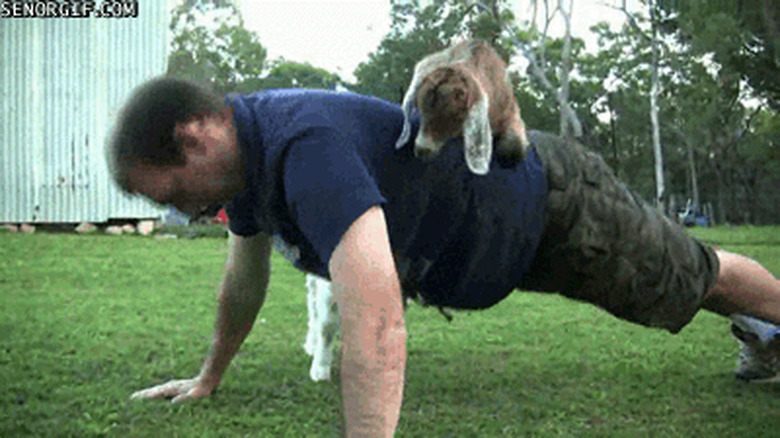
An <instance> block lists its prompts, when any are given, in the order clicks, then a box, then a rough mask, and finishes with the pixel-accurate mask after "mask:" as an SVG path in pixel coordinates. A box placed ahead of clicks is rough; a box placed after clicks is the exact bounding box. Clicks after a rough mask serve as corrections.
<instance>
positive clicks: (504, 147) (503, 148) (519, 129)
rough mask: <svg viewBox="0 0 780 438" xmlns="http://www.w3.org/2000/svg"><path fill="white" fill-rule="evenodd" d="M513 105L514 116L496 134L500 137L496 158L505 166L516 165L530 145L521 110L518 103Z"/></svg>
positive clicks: (526, 152) (497, 141) (497, 143)
mask: <svg viewBox="0 0 780 438" xmlns="http://www.w3.org/2000/svg"><path fill="white" fill-rule="evenodd" d="M513 106H514V109H513V111H512V113H513V114H512V116H511V117H510V118H509V119H508V120H507V122H506V123H505V125H504V126H503V127H502V129H501V132H500V133H497V135H496V136H497V137H498V138H497V139H496V144H495V148H496V158H497V159H498V164H499V165H500V166H501V167H504V168H509V167H514V166H516V165H517V164H518V163H519V162H521V161H523V159H525V157H526V155H528V149H529V147H530V145H529V142H528V136H527V135H526V132H525V124H524V123H523V120H522V119H521V118H520V110H519V108H518V107H517V104H515V105H513Z"/></svg>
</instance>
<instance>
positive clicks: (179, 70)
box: [167, 0, 267, 92]
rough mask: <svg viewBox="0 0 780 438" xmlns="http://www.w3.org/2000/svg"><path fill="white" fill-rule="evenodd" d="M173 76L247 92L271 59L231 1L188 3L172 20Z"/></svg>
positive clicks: (170, 64)
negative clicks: (248, 87) (267, 57)
mask: <svg viewBox="0 0 780 438" xmlns="http://www.w3.org/2000/svg"><path fill="white" fill-rule="evenodd" d="M170 28H171V32H172V38H171V52H170V55H169V58H168V71H167V74H168V75H169V76H175V77H180V78H185V79H192V80H198V81H203V82H208V83H210V84H212V85H213V86H214V87H215V88H216V89H217V90H219V91H222V92H229V91H245V88H246V85H249V84H252V83H255V84H256V83H257V81H258V80H259V79H260V76H261V75H262V73H263V69H264V67H265V60H266V56H267V51H266V49H265V48H264V47H263V46H262V45H261V44H260V41H259V38H258V37H257V35H256V34H254V33H253V32H251V31H249V30H247V29H245V28H244V25H243V19H242V18H241V15H240V13H239V11H238V10H237V9H236V7H235V6H234V5H233V2H231V1H228V0H216V1H204V0H185V1H183V2H182V3H180V4H179V5H178V6H176V8H174V10H173V14H172V18H171V27H170Z"/></svg>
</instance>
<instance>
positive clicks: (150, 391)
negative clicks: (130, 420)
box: [130, 377, 214, 403]
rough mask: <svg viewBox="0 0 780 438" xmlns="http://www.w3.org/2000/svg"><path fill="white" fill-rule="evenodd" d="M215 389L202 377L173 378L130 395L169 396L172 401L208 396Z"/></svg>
mask: <svg viewBox="0 0 780 438" xmlns="http://www.w3.org/2000/svg"><path fill="white" fill-rule="evenodd" d="M213 390H214V388H213V387H209V385H206V384H205V383H203V382H202V379H201V378H200V377H195V378H194V379H184V380H171V381H170V382H167V383H163V384H162V385H157V386H153V387H151V388H147V389H144V390H141V391H138V392H136V393H134V394H133V395H131V396H130V399H131V400H138V399H150V398H169V399H171V402H172V403H181V402H183V401H187V400H194V399H198V398H203V397H208V396H209V395H211V392H212V391H213Z"/></svg>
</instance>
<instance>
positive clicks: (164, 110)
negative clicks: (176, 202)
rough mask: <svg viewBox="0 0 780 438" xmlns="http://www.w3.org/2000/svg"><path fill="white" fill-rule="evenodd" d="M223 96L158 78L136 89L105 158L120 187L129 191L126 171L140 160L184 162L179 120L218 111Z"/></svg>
mask: <svg viewBox="0 0 780 438" xmlns="http://www.w3.org/2000/svg"><path fill="white" fill-rule="evenodd" d="M224 105H225V103H224V97H221V96H219V95H218V94H217V93H215V92H213V91H212V90H211V89H210V88H208V87H207V86H204V85H201V84H197V83H194V82H190V81H186V80H182V79H174V78H157V79H152V80H150V81H149V82H146V83H145V84H143V85H141V86H139V87H138V88H136V89H135V90H134V91H133V93H132V94H131V96H130V98H129V99H128V100H127V103H125V106H124V107H123V108H122V111H121V112H120V114H119V117H118V118H117V122H116V126H115V127H114V132H113V133H112V135H111V138H110V140H109V142H108V147H107V150H106V158H107V160H108V165H109V169H110V170H111V173H112V175H113V177H114V179H115V180H116V182H117V183H118V184H119V186H120V187H122V188H123V189H125V190H127V188H128V185H127V183H128V181H127V170H128V169H130V168H132V167H133V166H135V165H136V164H138V163H142V164H150V165H155V166H168V165H173V166H181V165H184V164H185V158H184V153H183V151H182V147H181V141H179V139H177V138H176V137H175V135H174V128H175V127H176V124H177V123H180V122H185V121H187V119H190V118H192V117H200V116H205V115H208V114H216V113H219V111H220V110H221V109H222V108H223V107H224Z"/></svg>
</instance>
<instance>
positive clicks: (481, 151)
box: [463, 94, 493, 175]
mask: <svg viewBox="0 0 780 438" xmlns="http://www.w3.org/2000/svg"><path fill="white" fill-rule="evenodd" d="M463 146H464V147H463V153H464V155H465V158H466V165H468V167H469V170H471V171H472V172H473V173H475V174H477V175H485V174H487V173H488V170H490V157H491V155H492V153H493V134H492V133H491V132H490V120H489V119H488V97H487V95H484V94H483V96H482V99H480V100H479V101H477V103H475V104H474V106H473V107H471V109H470V110H469V113H468V115H467V116H466V121H465V122H464V123H463Z"/></svg>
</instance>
